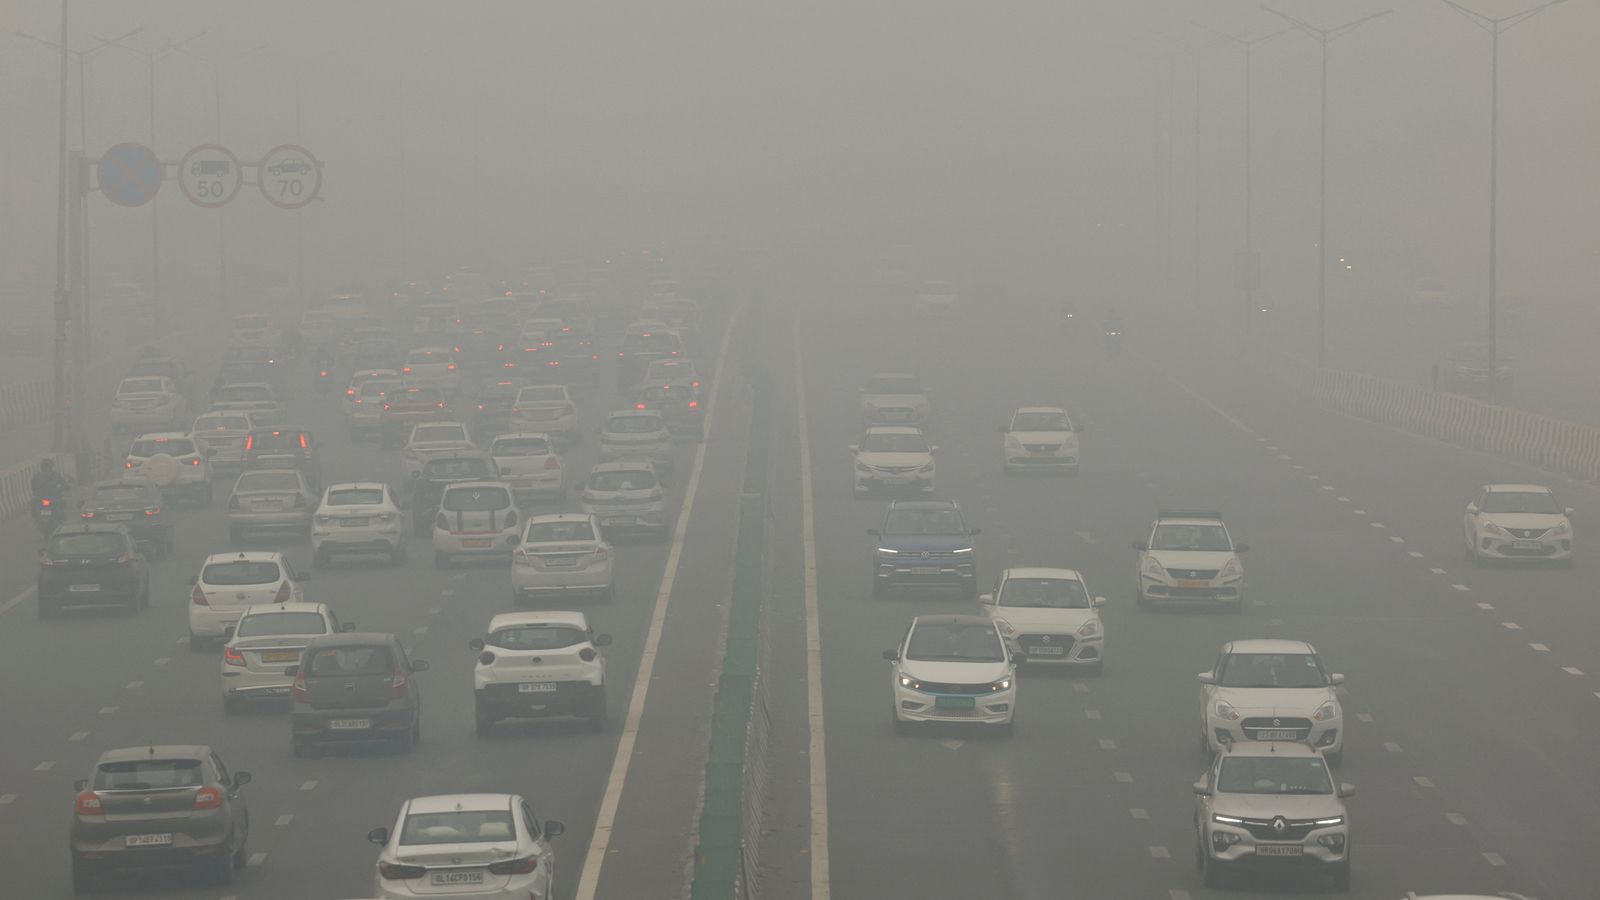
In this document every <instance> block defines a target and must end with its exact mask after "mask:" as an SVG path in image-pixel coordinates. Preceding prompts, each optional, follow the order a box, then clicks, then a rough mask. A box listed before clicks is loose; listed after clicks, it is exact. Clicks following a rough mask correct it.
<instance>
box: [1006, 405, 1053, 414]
mask: <svg viewBox="0 0 1600 900" xmlns="http://www.w3.org/2000/svg"><path fill="white" fill-rule="evenodd" d="M1017 413H1060V414H1062V415H1066V414H1067V411H1066V410H1065V409H1063V408H1062V407H1059V406H1019V407H1017V409H1016V412H1013V413H1012V415H1016V414H1017Z"/></svg>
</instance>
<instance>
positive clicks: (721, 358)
mask: <svg viewBox="0 0 1600 900" xmlns="http://www.w3.org/2000/svg"><path fill="white" fill-rule="evenodd" d="M741 314H742V308H741V310H740V311H736V312H735V313H734V315H735V316H736V317H737V316H739V315H741ZM734 325H735V323H734V322H733V321H730V322H729V323H728V326H727V327H726V328H724V329H723V332H722V346H721V348H720V349H718V350H717V362H716V370H715V371H717V372H726V371H728V369H727V366H726V365H725V363H726V362H727V359H728V344H729V341H730V340H731V339H732V337H733V332H734ZM799 354H800V337H799V335H798V334H796V335H795V356H796V357H797V358H798V356H799ZM727 380H728V379H726V378H718V379H716V380H715V381H713V382H712V384H711V397H710V400H709V403H708V404H707V407H706V417H705V419H704V420H703V421H702V422H701V432H700V433H701V435H702V436H708V435H710V434H711V433H712V425H713V424H714V422H715V421H716V415H717V410H718V408H719V403H718V400H719V398H720V397H721V395H722V385H723V384H725V383H726V382H727ZM797 380H798V379H797ZM802 396H803V393H802ZM800 417H801V423H800V425H801V430H800V441H801V444H800V446H801V456H802V465H804V458H805V457H806V455H807V454H806V443H805V422H804V418H805V405H804V403H802V404H801V407H800ZM709 443H711V442H710V441H704V440H703V441H701V442H700V445H699V446H698V447H696V448H695V451H694V465H693V466H692V467H691V468H690V470H689V481H688V484H687V485H686V486H685V487H684V492H683V505H682V506H680V507H679V508H678V520H677V522H676V523H675V525H674V527H673V530H672V549H670V550H669V551H667V562H666V565H665V566H664V567H663V569H662V572H661V587H660V589H659V590H657V591H656V599H655V605H654V607H653V608H652V609H651V611H650V629H649V631H648V632H646V634H645V639H644V649H643V651H641V653H640V656H639V669H638V672H637V674H636V675H635V676H634V681H633V690H632V693H631V696H630V697H629V700H628V714H627V716H626V717H624V719H623V722H622V734H621V735H620V736H619V737H618V738H617V753H616V756H614V757H612V760H611V771H610V772H609V773H607V775H606V789H605V793H604V794H603V795H601V797H600V810H599V813H598V814H597V815H596V817H595V823H594V834H593V835H591V836H590V838H589V849H588V851H587V852H586V853H585V854H584V858H583V871H582V872H581V873H579V875H578V887H577V890H576V891H575V892H574V893H573V895H572V896H573V900H594V896H595V892H596V891H597V890H599V888H600V870H601V868H602V867H603V866H604V865H605V862H606V856H607V854H608V852H609V850H610V847H611V832H612V831H613V830H614V829H615V828H616V824H617V809H618V807H619V806H621V803H622V789H623V787H624V786H625V785H626V784H627V781H628V769H629V767H630V766H632V765H633V755H634V754H633V748H634V745H635V744H637V743H638V741H639V722H640V720H641V719H643V718H644V704H645V698H646V696H648V694H649V692H650V681H651V679H653V678H654V677H655V669H656V654H657V653H658V652H659V650H660V647H661V634H662V632H663V631H665V630H666V624H667V606H668V605H669V604H670V603H671V601H672V586H673V585H674V584H675V583H676V582H677V578H678V562H679V560H681V559H682V558H683V542H684V540H685V538H686V537H687V536H688V533H689V515H690V514H691V513H692V512H693V511H694V501H695V497H696V496H697V495H698V494H699V492H700V473H701V472H702V471H703V470H704V469H705V463H706V446H707V445H708V444H709ZM802 478H803V480H806V481H807V482H809V476H808V475H806V474H805V472H804V471H802ZM805 496H806V497H807V498H809V496H810V490H809V488H807V490H806V491H805ZM804 502H807V503H808V502H809V500H806V501H804ZM805 533H806V535H807V536H809V535H810V533H811V532H810V529H809V528H808V529H807V530H806V532H805ZM808 539H809V537H808ZM813 562H814V555H813ZM806 573H807V574H806V577H807V583H808V584H810V585H812V586H813V587H812V591H811V593H812V594H813V595H814V594H815V584H816V572H815V566H814V565H810V566H808V567H807V570H806ZM457 577H461V576H459V575H458V576H457ZM808 630H809V628H808ZM807 641H808V643H809V642H810V638H809V637H808V639H807ZM807 652H808V653H810V652H813V651H811V650H810V648H808V650H807ZM808 668H809V662H808ZM816 690H817V691H818V692H819V700H818V702H819V703H820V690H821V685H820V684H819V685H816ZM821 724H822V722H821V716H820V715H818V716H817V717H816V720H815V725H816V726H817V728H818V729H820V727H821ZM812 740H813V745H814V744H815V742H816V737H815V736H814V737H813V739H812ZM815 752H816V748H815V746H813V754H815ZM812 772H813V775H814V774H815V772H816V758H815V756H813V758H812ZM816 792H817V786H816V784H815V782H813V785H812V795H813V799H815V795H816ZM822 792H823V797H824V802H826V797H827V785H826V784H824V785H823V786H822ZM812 813H813V816H814V815H815V813H816V809H815V807H814V806H813V809H812ZM812 821H813V829H812V836H813V845H812V852H811V871H812V896H813V897H820V898H824V900H825V898H827V896H828V889H827V869H826V859H827V846H828V844H827V830H826V828H825V827H824V829H823V840H822V850H821V851H820V852H819V851H818V850H817V847H816V845H815V842H814V841H815V835H816V829H815V819H814V818H813V820H812ZM819 855H820V856H822V857H823V860H824V868H823V872H822V876H823V881H822V884H823V888H822V892H821V893H820V894H818V893H817V877H816V872H817V857H818V856H819Z"/></svg>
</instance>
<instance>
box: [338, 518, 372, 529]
mask: <svg viewBox="0 0 1600 900" xmlns="http://www.w3.org/2000/svg"><path fill="white" fill-rule="evenodd" d="M366 524H367V520H366V519H340V520H339V527H341V528H362V527H364V526H365V525H366Z"/></svg>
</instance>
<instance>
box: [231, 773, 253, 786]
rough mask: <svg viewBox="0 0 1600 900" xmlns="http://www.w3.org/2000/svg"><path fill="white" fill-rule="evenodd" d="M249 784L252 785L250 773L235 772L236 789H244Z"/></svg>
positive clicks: (234, 784) (234, 782) (234, 783)
mask: <svg viewBox="0 0 1600 900" xmlns="http://www.w3.org/2000/svg"><path fill="white" fill-rule="evenodd" d="M249 783H250V773H249V772H235V773H233V786H234V787H244V786H245V785H247V784H249Z"/></svg>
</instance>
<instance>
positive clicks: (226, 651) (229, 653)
mask: <svg viewBox="0 0 1600 900" xmlns="http://www.w3.org/2000/svg"><path fill="white" fill-rule="evenodd" d="M222 661H223V662H225V663H227V664H228V665H230V666H243V665H244V654H243V653H240V652H239V650H238V648H236V647H224V648H223V650H222Z"/></svg>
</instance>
